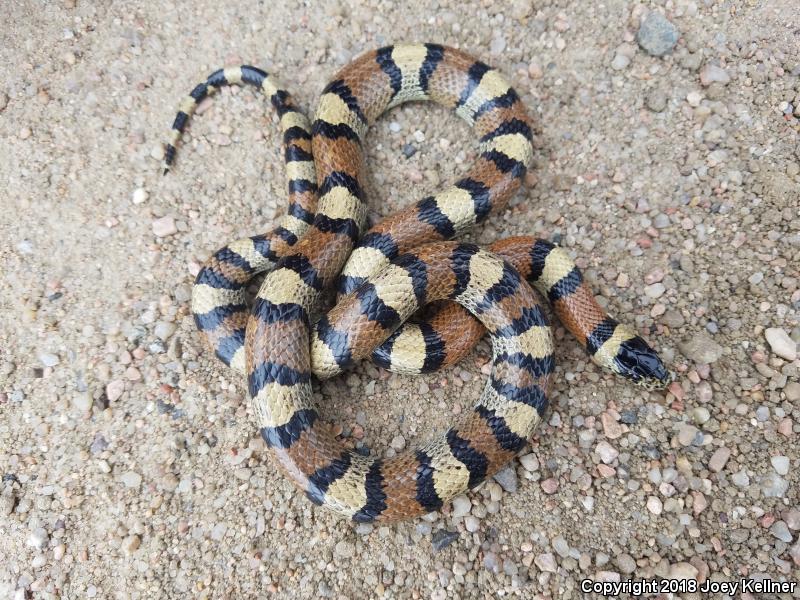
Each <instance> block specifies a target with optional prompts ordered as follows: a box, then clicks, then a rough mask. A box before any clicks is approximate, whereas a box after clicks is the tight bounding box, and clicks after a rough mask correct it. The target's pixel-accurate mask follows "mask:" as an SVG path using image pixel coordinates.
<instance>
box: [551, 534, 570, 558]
mask: <svg viewBox="0 0 800 600" xmlns="http://www.w3.org/2000/svg"><path fill="white" fill-rule="evenodd" d="M552 546H553V550H555V551H556V553H557V554H558V555H559V556H560V557H562V558H566V557H567V556H569V544H568V543H567V540H565V539H564V538H563V537H561V536H558V537H557V538H555V539H554V540H553V542H552Z"/></svg>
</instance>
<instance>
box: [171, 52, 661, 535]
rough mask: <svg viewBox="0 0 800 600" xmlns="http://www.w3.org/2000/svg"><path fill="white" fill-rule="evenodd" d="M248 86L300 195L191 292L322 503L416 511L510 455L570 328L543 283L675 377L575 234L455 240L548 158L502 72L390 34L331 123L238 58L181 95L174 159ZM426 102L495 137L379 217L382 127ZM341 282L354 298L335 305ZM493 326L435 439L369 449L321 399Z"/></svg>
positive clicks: (527, 429) (651, 378)
mask: <svg viewBox="0 0 800 600" xmlns="http://www.w3.org/2000/svg"><path fill="white" fill-rule="evenodd" d="M229 85H249V86H253V87H254V88H256V89H257V90H258V91H260V92H261V93H263V94H264V95H265V96H266V97H267V98H268V99H269V101H270V103H271V104H272V106H273V108H274V109H275V111H276V113H277V117H278V119H279V120H280V129H281V132H282V139H283V152H284V159H285V165H286V168H285V172H286V179H287V187H288V198H289V203H288V210H287V213H286V215H284V216H283V217H282V218H281V219H280V220H279V221H278V222H277V223H276V224H275V227H274V228H273V229H271V230H270V231H268V232H267V233H264V234H261V235H256V236H252V237H248V238H243V239H240V240H237V241H234V242H233V243H230V244H228V245H226V246H225V247H223V248H221V249H220V250H218V251H217V252H215V253H214V254H213V255H212V256H211V257H210V258H209V259H208V260H207V262H206V263H205V264H204V265H203V267H202V269H201V270H200V271H199V273H198V275H197V277H196V279H195V283H194V286H193V290H192V306H191V310H192V314H193V317H194V321H195V324H196V326H197V328H198V330H199V331H200V332H201V334H202V335H203V336H204V337H205V339H206V340H207V342H208V345H209V346H210V347H211V348H212V349H213V351H214V352H215V354H216V356H217V357H218V358H219V359H220V360H221V361H222V362H224V363H225V364H226V365H228V366H229V367H231V368H232V369H234V370H235V371H237V372H239V373H241V375H242V376H243V377H244V378H246V381H247V389H248V394H249V397H250V402H251V407H252V409H253V413H254V415H255V419H256V421H257V424H258V427H259V432H260V435H261V437H262V439H263V440H264V442H265V444H266V447H267V449H268V453H269V455H270V457H271V459H272V461H273V463H274V464H276V465H277V466H278V468H279V469H280V470H282V471H283V473H284V474H285V475H286V476H288V478H289V479H290V480H291V481H292V482H293V483H294V484H295V485H296V486H297V487H298V488H299V490H300V491H302V492H303V493H304V494H305V495H306V496H307V497H308V498H309V499H310V500H311V501H312V502H313V503H314V504H316V505H320V506H324V507H326V508H329V509H332V510H334V511H335V512H337V513H340V514H342V515H345V516H346V517H349V518H350V519H352V520H354V521H356V522H373V521H384V522H391V521H398V520H402V519H409V518H413V517H417V516H420V515H424V514H426V513H429V512H432V511H437V510H440V509H442V507H443V506H445V505H446V503H448V502H449V501H450V500H452V499H453V498H454V497H455V496H457V495H458V494H461V493H464V492H465V491H466V490H468V489H471V488H474V487H476V486H478V485H479V484H480V483H481V482H483V481H484V480H486V479H487V478H489V477H491V476H492V475H494V474H495V473H496V472H497V471H498V470H500V469H501V468H503V467H504V466H505V465H507V464H508V463H509V461H510V460H511V459H512V458H513V457H514V456H515V455H516V454H517V453H518V452H519V451H520V450H522V449H523V448H524V447H525V445H526V444H527V442H528V440H529V438H530V437H531V435H532V434H533V432H534V430H535V428H536V427H537V425H538V424H539V423H540V421H541V420H542V418H543V415H544V414H545V411H546V409H547V406H548V403H549V400H548V389H549V385H550V382H551V379H552V376H553V372H554V368H555V359H554V345H553V336H552V332H551V327H550V324H549V320H548V317H547V314H546V311H545V310H544V309H543V306H542V304H541V303H540V301H539V295H541V297H543V298H545V299H546V300H547V301H548V303H549V305H550V307H551V309H552V311H553V313H554V314H555V315H556V316H557V317H558V318H559V320H560V321H561V322H562V323H563V325H564V326H565V327H566V328H567V329H568V330H569V331H570V332H571V333H572V334H573V335H574V337H575V338H576V339H577V341H578V343H579V344H580V345H581V346H582V347H583V348H585V349H586V351H587V353H588V355H589V356H590V357H591V359H592V361H593V362H595V363H596V364H597V365H599V366H600V367H602V368H603V369H606V370H608V371H610V372H613V373H616V374H619V375H621V376H623V377H625V378H627V379H629V380H630V381H632V382H634V383H636V384H638V385H640V386H643V387H644V388H647V389H649V390H654V389H661V388H664V387H666V386H667V385H669V383H670V382H671V381H672V379H673V374H672V373H671V372H670V371H669V370H668V369H667V368H666V367H665V365H664V363H663V362H662V361H661V359H660V358H659V356H658V354H657V353H656V351H655V350H653V348H652V347H651V346H650V345H648V343H647V342H646V341H645V340H644V339H643V338H642V337H641V336H639V335H638V334H637V333H636V332H635V330H633V329H632V328H631V327H629V326H627V325H625V324H623V323H620V322H618V321H617V320H615V319H614V318H612V317H611V316H609V315H608V313H607V312H606V311H605V310H604V309H603V308H602V307H601V306H600V305H599V304H598V302H597V301H596V299H595V297H594V295H593V293H592V291H591V289H590V287H589V285H588V284H587V282H586V281H585V280H584V277H583V275H582V274H581V272H580V270H579V269H578V267H577V266H576V265H575V263H574V261H573V260H572V259H571V258H570V256H569V254H568V253H567V251H566V250H564V249H563V248H561V247H560V246H558V245H556V244H554V243H552V242H550V241H548V240H544V239H537V238H535V237H529V236H519V237H512V238H507V239H503V240H499V241H497V242H495V243H493V244H492V245H490V246H489V247H488V248H482V247H479V246H477V245H475V244H471V243H466V242H462V241H457V240H456V239H455V238H458V237H459V236H461V235H462V234H464V233H466V232H467V231H469V230H470V229H471V228H473V227H474V226H475V225H476V224H479V223H481V222H483V221H485V220H486V219H487V217H488V216H489V215H490V214H492V213H495V212H497V211H499V210H500V209H502V208H503V207H504V206H505V205H506V204H507V202H508V200H509V199H510V198H511V197H512V196H513V195H514V194H515V193H516V192H517V191H518V190H519V188H520V186H521V183H522V181H523V178H524V176H525V173H526V172H527V169H528V168H529V167H530V166H531V164H532V162H533V155H534V149H533V143H532V142H533V129H532V121H531V119H530V117H529V116H528V114H527V112H526V108H525V106H524V104H523V102H522V100H521V99H520V97H519V95H518V94H517V92H516V91H515V90H514V89H513V88H512V87H511V85H510V84H509V83H508V82H507V80H506V79H505V78H504V76H503V75H502V74H501V73H500V72H499V71H497V70H496V69H493V68H491V67H490V66H488V65H487V64H485V63H484V62H481V61H480V60H477V59H476V58H474V57H472V56H471V55H470V54H468V53H466V52H464V51H462V50H459V49H456V48H451V47H447V46H443V45H440V44H434V43H426V44H399V45H393V46H386V47H383V48H379V49H377V50H373V51H370V52H366V53H364V54H362V55H361V56H359V57H357V58H355V59H354V60H353V61H352V62H350V63H349V64H348V65H346V66H344V67H343V68H342V69H341V70H340V71H339V72H338V73H337V74H336V75H335V76H334V77H333V79H332V80H331V81H330V82H329V83H328V84H327V85H326V86H325V88H324V89H323V91H322V93H321V96H320V99H319V103H318V108H317V110H316V113H315V115H314V120H313V122H312V121H309V119H308V118H307V117H306V116H305V115H304V114H303V112H302V111H301V110H300V109H299V108H298V107H297V105H296V104H295V102H294V101H293V99H292V97H291V95H290V94H289V93H288V92H287V91H286V90H285V89H284V88H283V87H282V86H281V85H280V84H279V83H278V82H277V81H276V80H275V79H274V78H273V77H272V76H271V75H269V74H268V73H267V72H265V71H264V70H262V69H259V68H256V67H253V66H250V65H243V66H240V67H229V68H225V69H220V70H218V71H215V72H214V73H212V74H211V75H210V76H209V77H208V78H207V79H206V81H205V82H203V83H200V84H199V85H197V86H196V87H195V88H194V89H193V90H192V92H191V93H190V95H189V96H187V97H186V98H185V99H184V101H183V102H182V103H181V105H180V110H179V112H178V114H177V116H176V118H175V120H174V122H173V125H172V127H171V129H170V134H169V135H170V137H169V143H168V144H167V145H166V148H165V155H164V165H163V166H164V172H165V173H166V172H168V171H169V169H170V168H171V167H172V165H173V163H174V161H175V157H176V147H177V145H178V143H179V141H180V139H181V136H182V134H183V132H184V131H185V129H186V126H187V124H188V122H189V119H190V117H191V116H192V114H193V113H194V112H195V110H196V108H197V106H198V104H199V103H200V102H202V101H203V100H204V99H205V98H206V97H208V96H210V95H212V94H214V93H216V92H217V91H219V90H220V89H221V88H223V87H225V86H229ZM412 101H432V102H435V103H437V104H439V105H442V106H445V107H447V108H449V109H452V110H453V111H454V112H455V113H456V115H457V116H458V117H460V118H461V119H462V120H464V121H465V122H466V123H467V124H468V125H469V126H470V127H471V128H472V129H473V130H474V132H475V133H476V135H477V137H478V151H477V156H476V159H475V161H474V163H473V164H472V166H471V167H470V168H469V170H468V171H467V172H466V173H465V174H464V175H463V176H461V177H459V178H458V179H457V180H456V181H455V182H454V183H453V184H452V185H450V186H449V187H446V188H445V189H443V190H442V191H440V192H437V193H436V194H434V195H429V196H426V197H424V198H422V199H421V200H419V201H417V202H416V203H414V204H412V205H410V206H408V207H407V208H405V209H403V210H400V211H399V212H397V213H395V214H393V215H391V216H390V217H387V218H386V219H384V220H383V221H381V222H379V223H377V224H376V225H375V226H373V227H371V228H368V227H367V206H368V203H367V196H366V193H365V187H366V185H365V182H366V165H365V158H364V140H365V136H366V134H367V131H368V129H369V127H370V126H371V125H372V124H374V123H375V121H376V119H377V118H378V117H380V116H381V115H382V114H384V113H385V112H386V111H388V110H390V109H391V108H393V107H395V106H398V105H400V104H403V103H406V102H412ZM258 275H261V276H263V282H262V283H261V285H260V287H259V289H258V292H257V294H256V295H255V298H254V299H253V300H252V302H250V303H248V301H247V298H246V289H247V287H248V285H249V284H250V282H251V281H252V280H253V278H254V277H256V276H258ZM534 288H535V290H536V291H534ZM334 291H335V292H336V294H337V303H336V304H335V306H333V308H331V309H330V310H329V311H328V312H326V313H324V314H322V316H319V317H318V318H316V317H317V314H318V313H319V312H321V310H320V304H321V298H323V297H324V296H325V294H328V295H330V294H331V293H333V292H334ZM428 305H431V306H430V307H428V308H432V310H429V311H427V312H425V311H421V309H422V308H423V307H427V306H428ZM487 333H488V335H489V338H490V341H491V347H492V361H491V372H490V375H489V377H488V380H487V383H486V385H485V387H484V389H483V392H482V393H481V395H480V397H479V398H478V400H477V402H476V403H475V405H474V407H473V408H472V410H471V411H467V412H466V414H465V415H464V416H463V418H461V419H460V420H459V421H458V422H457V423H455V424H454V425H453V426H451V427H450V428H449V429H447V431H445V432H444V433H441V434H439V435H436V436H434V437H433V438H432V439H430V440H428V441H426V442H425V443H423V444H421V445H419V446H418V447H416V448H411V449H408V450H406V451H403V452H400V453H396V454H394V455H378V454H369V453H368V454H364V453H361V452H359V451H357V450H356V449H354V448H352V446H351V445H350V444H348V442H347V441H346V440H345V439H343V438H342V437H341V436H340V435H338V434H340V433H341V430H338V431H337V429H336V428H335V427H334V426H333V424H332V423H330V422H328V421H326V420H324V419H322V418H321V416H320V413H319V412H318V409H317V407H316V406H315V404H314V402H313V399H312V386H313V382H314V379H315V378H316V379H325V378H330V377H334V376H336V375H338V374H340V373H342V372H343V371H344V370H345V369H347V368H348V367H350V366H351V365H353V364H354V363H356V362H358V361H360V360H363V359H369V360H372V361H373V362H374V363H375V364H377V365H379V366H381V367H384V368H386V369H389V370H391V371H394V372H398V373H409V374H416V373H425V372H432V371H436V370H437V369H441V368H443V367H446V366H448V365H452V364H454V363H456V362H458V361H459V360H460V359H461V358H463V357H464V356H466V355H467V354H469V352H471V351H472V349H473V348H474V347H475V345H476V344H477V343H478V341H479V340H480V339H481V338H482V337H483V336H485V335H486V334H487Z"/></svg>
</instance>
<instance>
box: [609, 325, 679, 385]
mask: <svg viewBox="0 0 800 600" xmlns="http://www.w3.org/2000/svg"><path fill="white" fill-rule="evenodd" d="M613 360H614V370H615V371H617V373H619V374H620V375H622V376H623V377H627V378H628V379H630V380H631V381H633V382H634V383H636V384H637V385H639V386H641V387H643V388H646V389H648V390H660V389H663V388H665V387H667V386H668V385H669V384H670V383H672V381H673V380H674V379H675V375H674V374H673V373H672V372H670V371H669V370H668V369H667V368H666V367H665V366H664V363H663V362H661V358H660V357H659V356H658V354H656V351H655V350H653V349H652V348H651V347H650V346H649V345H648V344H647V342H645V341H644V340H643V339H642V338H641V337H639V336H638V335H636V336H634V337H632V338H630V339H628V340H625V341H624V342H622V343H621V344H620V346H619V350H618V351H617V354H616V356H615V357H614V359H613Z"/></svg>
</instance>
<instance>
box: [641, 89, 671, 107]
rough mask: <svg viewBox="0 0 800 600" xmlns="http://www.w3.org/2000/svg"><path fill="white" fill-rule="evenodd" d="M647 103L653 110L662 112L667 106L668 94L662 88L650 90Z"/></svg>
mask: <svg viewBox="0 0 800 600" xmlns="http://www.w3.org/2000/svg"><path fill="white" fill-rule="evenodd" d="M645 104H646V105H647V108H649V109H650V110H652V111H653V112H657V113H660V112H661V111H663V110H664V109H665V108H666V107H667V95H666V94H665V93H664V92H663V91H662V90H660V89H655V90H650V93H649V94H647V98H646V99H645Z"/></svg>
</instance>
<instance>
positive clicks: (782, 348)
mask: <svg viewBox="0 0 800 600" xmlns="http://www.w3.org/2000/svg"><path fill="white" fill-rule="evenodd" d="M764 337H766V338H767V343H768V344H769V347H770V348H771V349H772V351H773V352H774V353H775V354H777V355H778V356H780V357H781V358H785V359H786V360H789V361H793V360H794V359H796V358H797V342H795V341H794V340H793V339H792V338H790V337H789V334H788V333H786V332H785V331H784V330H783V329H780V328H779V327H770V328H768V329H766V330H765V331H764Z"/></svg>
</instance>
